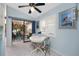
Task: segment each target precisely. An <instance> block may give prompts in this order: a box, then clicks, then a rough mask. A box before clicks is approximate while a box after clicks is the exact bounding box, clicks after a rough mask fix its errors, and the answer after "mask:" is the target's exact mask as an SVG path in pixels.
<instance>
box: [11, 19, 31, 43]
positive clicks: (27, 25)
mask: <svg viewBox="0 0 79 59" xmlns="http://www.w3.org/2000/svg"><path fill="white" fill-rule="evenodd" d="M31 36H32V21H27V20H17V19H16V20H15V19H13V20H12V42H15V41H23V42H24V43H25V42H29V41H30V40H29V38H30V37H31Z"/></svg>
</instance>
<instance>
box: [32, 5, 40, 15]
mask: <svg viewBox="0 0 79 59" xmlns="http://www.w3.org/2000/svg"><path fill="white" fill-rule="evenodd" d="M33 7H34V9H35V10H37V11H38V12H39V13H41V11H40V10H39V9H38V8H36V7H35V6H33Z"/></svg>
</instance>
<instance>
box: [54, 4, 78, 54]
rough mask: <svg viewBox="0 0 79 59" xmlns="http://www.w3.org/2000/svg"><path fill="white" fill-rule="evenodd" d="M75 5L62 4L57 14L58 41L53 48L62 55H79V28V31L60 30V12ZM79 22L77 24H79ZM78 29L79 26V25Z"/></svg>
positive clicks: (56, 40) (55, 41)
mask: <svg viewBox="0 0 79 59" xmlns="http://www.w3.org/2000/svg"><path fill="white" fill-rule="evenodd" d="M75 6H76V5H75V4H62V5H60V6H59V7H58V8H59V9H58V11H56V12H57V13H56V14H57V18H58V19H57V26H56V34H57V35H56V39H55V40H54V45H53V48H54V49H55V50H57V51H59V53H61V54H62V55H79V46H78V45H79V43H78V42H79V40H78V39H79V28H77V29H59V28H58V25H59V21H58V20H59V16H58V12H61V11H64V10H66V9H68V8H72V7H75ZM78 23H79V21H78V22H77V24H78ZM77 27H78V25H77Z"/></svg>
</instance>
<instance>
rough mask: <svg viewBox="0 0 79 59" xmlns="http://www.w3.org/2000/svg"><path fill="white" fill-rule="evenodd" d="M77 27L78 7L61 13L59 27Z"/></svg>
mask: <svg viewBox="0 0 79 59" xmlns="http://www.w3.org/2000/svg"><path fill="white" fill-rule="evenodd" d="M76 28H77V8H76V7H73V8H70V9H67V10H65V11H62V12H60V13H59V29H76Z"/></svg>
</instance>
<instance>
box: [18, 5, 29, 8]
mask: <svg viewBox="0 0 79 59" xmlns="http://www.w3.org/2000/svg"><path fill="white" fill-rule="evenodd" d="M28 6H29V5H22V6H18V8H22V7H28Z"/></svg>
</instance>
